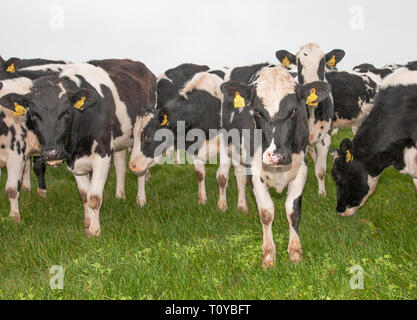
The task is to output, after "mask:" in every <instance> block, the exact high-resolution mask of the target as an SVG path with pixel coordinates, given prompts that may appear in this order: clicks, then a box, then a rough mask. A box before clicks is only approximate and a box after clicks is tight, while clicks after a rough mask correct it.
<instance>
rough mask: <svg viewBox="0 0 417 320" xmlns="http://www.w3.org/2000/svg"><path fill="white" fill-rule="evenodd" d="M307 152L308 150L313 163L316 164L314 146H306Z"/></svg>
mask: <svg viewBox="0 0 417 320" xmlns="http://www.w3.org/2000/svg"><path fill="white" fill-rule="evenodd" d="M307 150H308V154H309V155H310V157H311V159H312V160H313V162H314V163H316V162H317V154H316V149H315V147H314V145H310V144H309V145H308V146H307Z"/></svg>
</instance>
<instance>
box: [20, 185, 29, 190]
mask: <svg viewBox="0 0 417 320" xmlns="http://www.w3.org/2000/svg"><path fill="white" fill-rule="evenodd" d="M30 189H31V186H30V185H22V191H30Z"/></svg>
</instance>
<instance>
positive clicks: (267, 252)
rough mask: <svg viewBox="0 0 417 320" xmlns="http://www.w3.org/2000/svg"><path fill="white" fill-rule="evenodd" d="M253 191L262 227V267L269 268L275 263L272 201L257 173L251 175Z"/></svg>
mask: <svg viewBox="0 0 417 320" xmlns="http://www.w3.org/2000/svg"><path fill="white" fill-rule="evenodd" d="M252 184H253V193H254V194H255V199H256V204H257V205H258V211H259V217H260V220H261V224H262V229H263V243H262V267H264V268H265V269H266V268H269V267H272V266H274V264H275V253H276V251H275V243H274V239H273V237H272V223H273V221H274V202H273V201H272V198H271V195H270V194H269V190H268V188H267V186H266V184H265V183H264V182H262V180H261V177H260V176H259V175H253V176H252Z"/></svg>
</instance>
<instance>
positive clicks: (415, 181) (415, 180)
mask: <svg viewBox="0 0 417 320" xmlns="http://www.w3.org/2000/svg"><path fill="white" fill-rule="evenodd" d="M413 182H414V185H415V186H416V190H417V178H416V179H413Z"/></svg>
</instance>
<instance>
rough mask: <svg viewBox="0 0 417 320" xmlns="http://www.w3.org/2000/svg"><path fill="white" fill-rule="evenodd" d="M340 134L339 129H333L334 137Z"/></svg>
mask: <svg viewBox="0 0 417 320" xmlns="http://www.w3.org/2000/svg"><path fill="white" fill-rule="evenodd" d="M338 132H339V128H333V131H332V136H335V135H337V133H338Z"/></svg>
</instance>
